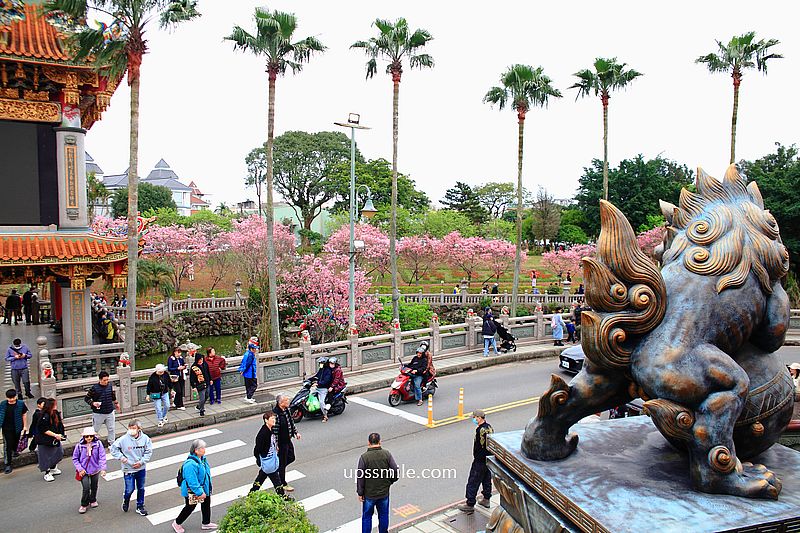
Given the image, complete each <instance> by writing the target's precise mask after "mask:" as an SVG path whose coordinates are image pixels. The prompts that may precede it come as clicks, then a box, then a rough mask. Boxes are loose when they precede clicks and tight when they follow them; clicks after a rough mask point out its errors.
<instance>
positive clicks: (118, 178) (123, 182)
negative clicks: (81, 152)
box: [87, 167, 128, 189]
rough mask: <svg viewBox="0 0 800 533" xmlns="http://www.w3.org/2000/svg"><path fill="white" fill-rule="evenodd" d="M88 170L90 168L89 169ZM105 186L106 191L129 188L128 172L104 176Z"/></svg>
mask: <svg viewBox="0 0 800 533" xmlns="http://www.w3.org/2000/svg"><path fill="white" fill-rule="evenodd" d="M87 168H88V167H87ZM103 185H104V186H105V188H106V189H121V188H123V187H127V186H128V171H127V170H125V173H124V174H110V175H108V176H103Z"/></svg>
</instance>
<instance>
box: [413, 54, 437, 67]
mask: <svg viewBox="0 0 800 533" xmlns="http://www.w3.org/2000/svg"><path fill="white" fill-rule="evenodd" d="M408 64H409V65H410V66H411V68H433V66H434V61H433V56H431V55H430V54H419V55H416V56H411V57H410V58H409V60H408Z"/></svg>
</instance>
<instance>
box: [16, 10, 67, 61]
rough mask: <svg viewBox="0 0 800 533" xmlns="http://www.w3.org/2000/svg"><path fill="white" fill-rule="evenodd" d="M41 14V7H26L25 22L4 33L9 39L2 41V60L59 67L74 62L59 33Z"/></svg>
mask: <svg viewBox="0 0 800 533" xmlns="http://www.w3.org/2000/svg"><path fill="white" fill-rule="evenodd" d="M41 13H42V8H41V6H38V5H32V4H30V3H26V4H25V18H24V19H22V20H19V21H16V22H12V23H11V24H9V25H8V27H6V28H2V29H0V32H2V33H3V34H4V36H6V37H7V39H0V56H6V57H9V56H10V57H12V58H20V57H24V58H29V59H31V60H38V61H42V62H56V63H66V62H70V61H71V59H72V58H71V57H70V56H69V54H67V53H66V51H65V50H64V47H63V46H62V44H61V41H60V39H59V37H58V30H56V28H55V27H53V26H52V25H51V24H50V23H48V22H47V20H46V19H45V18H44V17H43V16H42V15H41Z"/></svg>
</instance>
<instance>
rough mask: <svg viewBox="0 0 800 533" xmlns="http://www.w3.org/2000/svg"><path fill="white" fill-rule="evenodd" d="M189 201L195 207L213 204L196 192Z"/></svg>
mask: <svg viewBox="0 0 800 533" xmlns="http://www.w3.org/2000/svg"><path fill="white" fill-rule="evenodd" d="M189 203H190V204H191V205H192V206H193V207H194V206H196V205H211V204H209V203H208V202H206V201H205V200H203V199H202V198H200V197H199V196H195V195H194V194H192V195H191V200H190V201H189Z"/></svg>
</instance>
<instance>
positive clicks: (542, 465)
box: [489, 416, 800, 533]
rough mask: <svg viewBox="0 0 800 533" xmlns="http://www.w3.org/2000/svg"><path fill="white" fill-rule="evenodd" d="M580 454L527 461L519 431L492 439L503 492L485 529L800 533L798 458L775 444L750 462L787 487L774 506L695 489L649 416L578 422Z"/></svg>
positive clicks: (685, 468)
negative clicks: (768, 472)
mask: <svg viewBox="0 0 800 533" xmlns="http://www.w3.org/2000/svg"><path fill="white" fill-rule="evenodd" d="M572 431H574V432H576V433H578V435H579V436H580V442H579V444H578V449H577V450H576V451H575V453H573V454H572V455H571V456H569V457H567V458H566V459H564V460H561V461H550V462H546V461H532V460H530V459H528V458H526V457H525V456H524V455H523V454H522V452H521V451H520V442H521V440H522V431H512V432H507V433H496V434H494V435H493V436H492V437H491V438H490V441H489V449H490V450H491V451H493V452H494V453H495V456H494V457H492V458H490V461H489V467H490V469H491V470H492V471H493V473H494V476H495V477H494V483H495V486H496V487H497V488H498V490H499V491H500V494H501V505H502V508H498V510H497V511H496V513H495V515H494V516H493V520H492V521H491V525H492V528H490V531H511V530H513V527H518V528H519V529H518V531H525V532H526V533H534V532H535V533H542V532H548V533H550V532H552V533H556V532H559V533H560V532H564V531H567V532H579V531H584V532H592V533H642V532H658V533H719V532H734V531H736V532H739V531H741V532H745V531H746V532H748V533H767V532H773V531H774V532H782V531H795V528H800V452H796V451H794V450H791V449H789V448H786V447H785V446H781V445H779V444H776V445H774V446H773V447H772V448H770V449H769V450H767V451H766V452H764V453H763V454H761V456H759V457H757V458H755V459H754V460H753V462H757V463H762V464H764V465H765V466H767V467H768V468H769V469H770V470H772V471H774V472H775V474H776V475H777V476H778V477H779V478H780V479H781V481H782V482H783V490H782V492H781V494H780V498H779V499H778V500H777V501H770V500H752V499H747V498H739V497H735V496H724V495H715V494H705V493H702V492H697V491H695V490H694V489H692V487H691V484H690V481H689V470H688V466H687V458H686V456H685V455H684V454H682V453H679V452H678V451H677V450H675V449H674V448H673V447H672V446H671V445H670V444H669V443H667V441H666V440H664V438H663V437H662V436H661V434H660V433H659V432H658V430H657V429H656V428H655V426H653V424H652V422H651V421H650V419H649V418H648V417H646V416H638V417H632V418H623V419H618V420H608V421H603V422H598V423H592V424H589V423H587V424H577V425H575V426H574V427H573V428H572Z"/></svg>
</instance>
